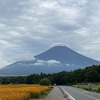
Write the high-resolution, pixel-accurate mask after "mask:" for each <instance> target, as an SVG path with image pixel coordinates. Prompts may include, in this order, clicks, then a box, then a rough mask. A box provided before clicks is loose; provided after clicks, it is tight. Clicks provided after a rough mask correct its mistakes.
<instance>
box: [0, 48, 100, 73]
mask: <svg viewBox="0 0 100 100" xmlns="http://www.w3.org/2000/svg"><path fill="white" fill-rule="evenodd" d="M35 58H36V59H35V60H32V61H18V62H15V63H13V64H10V65H8V66H6V67H4V68H2V69H1V70H0V74H1V75H2V74H3V75H28V74H33V73H41V72H43V73H54V72H60V71H71V70H74V69H78V68H84V67H86V66H88V65H93V64H96V65H98V64H100V62H99V61H96V60H93V59H91V58H88V57H85V56H83V55H81V54H79V53H77V52H75V51H73V50H72V49H70V48H68V47H65V46H55V47H53V48H51V49H49V50H47V51H45V52H43V53H41V54H39V55H36V56H35Z"/></svg>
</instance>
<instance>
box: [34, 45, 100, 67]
mask: <svg viewBox="0 0 100 100" xmlns="http://www.w3.org/2000/svg"><path fill="white" fill-rule="evenodd" d="M35 58H37V59H42V60H51V59H54V60H57V61H60V62H61V63H63V64H75V65H91V64H100V62H99V61H96V60H93V59H91V58H88V57H85V56H83V55H81V54H79V53H77V52H75V51H73V50H72V49H70V48H68V47H65V46H55V47H53V48H51V49H49V50H47V51H45V52H43V53H41V54H39V55H37V56H35Z"/></svg>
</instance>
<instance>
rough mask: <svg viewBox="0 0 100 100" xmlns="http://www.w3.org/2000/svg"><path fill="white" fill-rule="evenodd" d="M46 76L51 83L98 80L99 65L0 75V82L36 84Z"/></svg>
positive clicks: (93, 81)
mask: <svg viewBox="0 0 100 100" xmlns="http://www.w3.org/2000/svg"><path fill="white" fill-rule="evenodd" d="M43 78H47V79H49V80H50V82H51V84H57V85H70V84H76V83H82V82H92V83H95V82H100V65H98V66H97V65H93V66H90V67H86V68H85V69H77V70H74V71H70V72H66V71H63V72H59V73H53V74H45V73H41V74H32V75H28V76H16V77H15V76H9V77H0V83H1V84H9V83H12V84H37V83H39V82H40V80H41V79H43Z"/></svg>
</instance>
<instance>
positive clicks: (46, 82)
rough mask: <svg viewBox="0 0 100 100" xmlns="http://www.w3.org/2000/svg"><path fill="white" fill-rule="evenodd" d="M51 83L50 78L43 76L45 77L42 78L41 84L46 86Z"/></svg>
mask: <svg viewBox="0 0 100 100" xmlns="http://www.w3.org/2000/svg"><path fill="white" fill-rule="evenodd" d="M50 83H51V82H50V80H49V79H48V78H43V79H41V80H40V82H39V84H40V85H46V86H47V85H50Z"/></svg>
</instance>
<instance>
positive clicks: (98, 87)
mask: <svg viewBox="0 0 100 100" xmlns="http://www.w3.org/2000/svg"><path fill="white" fill-rule="evenodd" d="M74 87H76V88H81V89H83V90H88V91H92V92H96V93H100V83H98V84H94V83H82V84H77V85H74Z"/></svg>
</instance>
